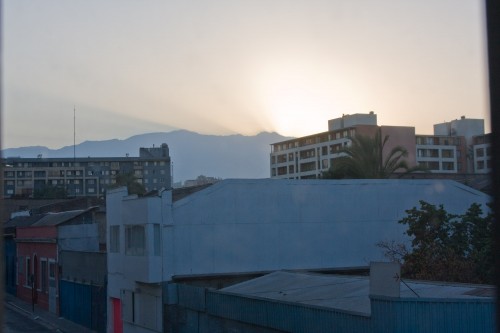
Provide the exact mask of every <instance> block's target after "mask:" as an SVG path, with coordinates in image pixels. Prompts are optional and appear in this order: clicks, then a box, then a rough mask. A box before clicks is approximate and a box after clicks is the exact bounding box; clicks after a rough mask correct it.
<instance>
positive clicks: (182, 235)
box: [106, 179, 490, 332]
mask: <svg viewBox="0 0 500 333" xmlns="http://www.w3.org/2000/svg"><path fill="white" fill-rule="evenodd" d="M176 197H177V196H176V194H175V190H173V191H162V192H161V193H158V195H151V196H145V197H137V196H133V195H132V196H129V195H128V193H127V190H126V188H118V189H114V190H111V191H109V192H108V193H107V196H106V207H107V223H108V232H107V235H108V245H109V253H108V314H109V315H108V327H107V330H108V332H151V331H153V332H162V330H163V328H164V327H165V325H164V324H165V322H164V320H165V315H164V313H163V309H164V306H163V303H162V302H163V301H165V299H167V298H168V297H167V295H166V293H168V292H169V291H168V285H167V284H168V282H170V281H173V279H174V278H175V277H180V276H194V277H196V276H207V275H224V274H228V275H229V274H235V273H236V274H241V273H245V274H249V273H255V272H270V271H275V270H280V269H291V270H295V269H296V270H302V269H309V270H320V269H335V268H343V267H344V268H345V267H361V266H366V265H367V263H369V262H370V261H379V260H382V259H383V258H384V254H383V251H382V250H381V249H380V248H378V247H377V245H376V244H377V243H378V242H381V241H387V240H394V241H396V242H409V238H408V237H407V236H405V234H404V231H405V227H404V226H403V225H401V224H399V223H397V221H398V220H399V219H401V218H402V217H404V216H405V215H406V213H405V210H406V209H410V208H411V207H414V206H416V205H418V201H419V200H426V201H427V202H429V203H432V204H443V205H444V207H445V209H446V210H447V211H448V212H450V213H456V214H462V213H463V212H464V209H466V208H467V207H469V206H470V205H471V204H472V203H479V204H481V205H482V207H483V208H484V209H485V210H487V207H486V203H488V202H489V201H490V197H489V196H488V195H486V194H484V193H482V192H479V191H476V190H474V189H472V188H469V187H467V186H464V185H462V184H459V183H456V182H453V181H449V180H303V181H298V180H272V179H259V180H255V179H246V180H223V181H220V182H218V183H216V184H214V185H211V186H208V187H203V188H202V189H201V190H199V191H198V192H193V193H190V194H189V195H184V196H179V197H177V199H176ZM359 207H363V209H358V208H359ZM174 294H175V292H174ZM174 297H175V296H174Z"/></svg>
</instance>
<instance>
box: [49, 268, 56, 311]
mask: <svg viewBox="0 0 500 333" xmlns="http://www.w3.org/2000/svg"><path fill="white" fill-rule="evenodd" d="M56 294H57V284H56V263H55V261H54V260H49V311H50V312H52V313H57V301H56Z"/></svg>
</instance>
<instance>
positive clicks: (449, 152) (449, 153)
mask: <svg viewBox="0 0 500 333" xmlns="http://www.w3.org/2000/svg"><path fill="white" fill-rule="evenodd" d="M441 156H442V157H445V158H452V157H453V149H443V150H442V151H441Z"/></svg>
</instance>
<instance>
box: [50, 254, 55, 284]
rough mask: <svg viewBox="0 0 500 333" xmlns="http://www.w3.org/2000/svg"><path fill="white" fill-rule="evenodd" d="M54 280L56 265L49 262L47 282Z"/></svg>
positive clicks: (51, 261) (52, 261) (53, 262)
mask: <svg viewBox="0 0 500 333" xmlns="http://www.w3.org/2000/svg"><path fill="white" fill-rule="evenodd" d="M55 279H56V263H55V261H54V260H51V259H50V260H49V280H55Z"/></svg>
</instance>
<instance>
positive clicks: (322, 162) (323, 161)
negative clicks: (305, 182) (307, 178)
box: [321, 160, 328, 169]
mask: <svg viewBox="0 0 500 333" xmlns="http://www.w3.org/2000/svg"><path fill="white" fill-rule="evenodd" d="M321 168H322V169H328V160H322V161H321Z"/></svg>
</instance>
